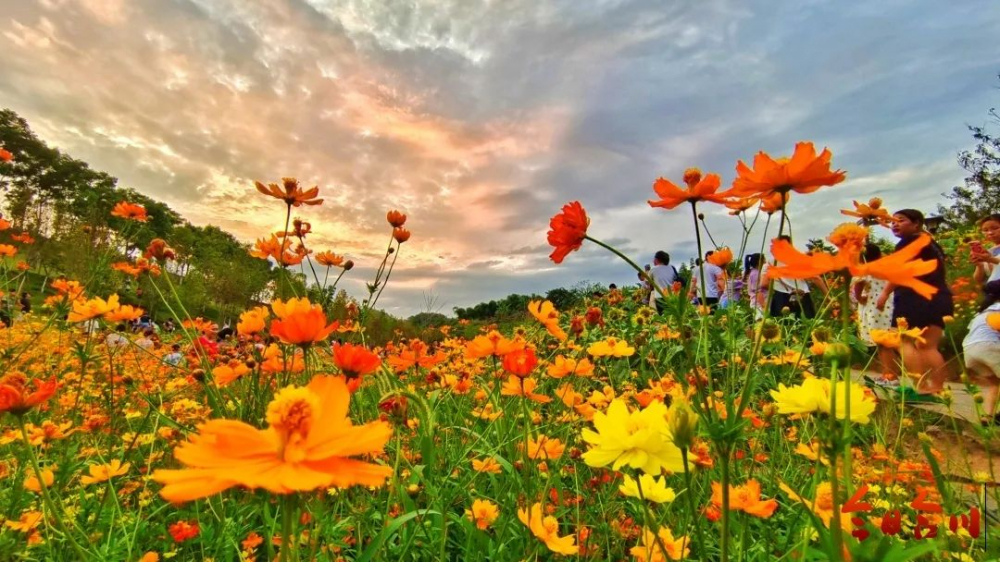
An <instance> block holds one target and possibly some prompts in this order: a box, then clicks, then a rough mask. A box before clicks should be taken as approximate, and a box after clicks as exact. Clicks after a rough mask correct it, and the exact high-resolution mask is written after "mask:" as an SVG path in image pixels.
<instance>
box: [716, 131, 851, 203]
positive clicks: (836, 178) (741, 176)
mask: <svg viewBox="0 0 1000 562" xmlns="http://www.w3.org/2000/svg"><path fill="white" fill-rule="evenodd" d="M832 158H833V153H831V152H830V150H829V149H827V148H824V149H823V152H822V153H821V154H820V155H819V156H816V148H815V147H814V146H813V143H811V142H800V143H798V144H796V145H795V152H794V153H793V154H792V157H791V158H778V159H777V160H775V159H774V158H771V157H770V156H768V155H767V153H765V152H763V151H761V152H758V153H757V156H755V157H754V159H753V168H752V169H751V168H750V167H749V166H747V165H746V164H744V163H743V161H742V160H740V161H739V162H737V163H736V180H735V181H733V188H732V189H731V190H730V191H731V192H732V195H735V196H738V197H748V196H754V195H766V194H770V193H773V192H780V193H784V192H788V191H795V192H797V193H812V192H814V191H816V190H817V189H819V188H821V187H823V186H829V185H836V184H838V183H840V182H842V181H844V179H845V178H846V177H847V174H846V173H845V172H843V171H842V170H836V171H831V170H830V160H831V159H832Z"/></svg>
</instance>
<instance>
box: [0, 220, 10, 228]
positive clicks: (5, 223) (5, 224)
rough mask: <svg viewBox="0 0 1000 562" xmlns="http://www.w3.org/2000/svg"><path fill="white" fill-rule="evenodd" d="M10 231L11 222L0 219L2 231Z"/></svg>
mask: <svg viewBox="0 0 1000 562" xmlns="http://www.w3.org/2000/svg"><path fill="white" fill-rule="evenodd" d="M8 229H10V221H8V220H7V219H4V218H0V230H8Z"/></svg>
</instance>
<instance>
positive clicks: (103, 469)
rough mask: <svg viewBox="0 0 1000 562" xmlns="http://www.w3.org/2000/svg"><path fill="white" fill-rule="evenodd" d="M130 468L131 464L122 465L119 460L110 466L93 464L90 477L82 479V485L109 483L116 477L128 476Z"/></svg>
mask: <svg viewBox="0 0 1000 562" xmlns="http://www.w3.org/2000/svg"><path fill="white" fill-rule="evenodd" d="M130 468H132V464H131V463H125V464H122V461H120V460H118V459H115V460H113V461H111V462H110V463H108V464H93V465H90V469H89V471H90V476H83V477H81V478H80V483H81V484H83V485H87V484H96V483H98V482H107V481H108V480H111V479H112V478H114V477H115V476H121V475H123V474H126V473H127V472H128V471H129V469H130Z"/></svg>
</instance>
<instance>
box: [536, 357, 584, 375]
mask: <svg viewBox="0 0 1000 562" xmlns="http://www.w3.org/2000/svg"><path fill="white" fill-rule="evenodd" d="M546 372H548V374H549V376H550V377H552V378H554V379H561V378H563V377H565V376H567V375H576V376H578V377H590V376H593V375H594V364H593V363H591V362H590V360H589V359H587V358H586V357H584V358H583V359H580V360H579V361H577V360H576V359H573V358H569V359H567V358H566V357H563V356H562V355H557V356H556V360H555V362H554V363H552V364H551V365H549V368H548V370H547V371H546Z"/></svg>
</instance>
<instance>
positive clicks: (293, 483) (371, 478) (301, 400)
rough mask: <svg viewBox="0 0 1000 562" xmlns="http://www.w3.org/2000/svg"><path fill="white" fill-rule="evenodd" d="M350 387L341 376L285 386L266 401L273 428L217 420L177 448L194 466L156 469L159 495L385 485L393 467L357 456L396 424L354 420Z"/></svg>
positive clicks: (181, 497)
mask: <svg viewBox="0 0 1000 562" xmlns="http://www.w3.org/2000/svg"><path fill="white" fill-rule="evenodd" d="M350 400H351V394H350V392H348V390H347V384H346V383H345V382H344V380H343V379H342V378H340V377H329V376H317V377H314V378H313V379H312V381H311V382H310V383H309V385H308V386H305V387H295V386H288V387H286V388H284V389H282V390H280V391H279V392H278V393H277V394H276V395H275V397H274V400H273V401H271V403H270V405H268V407H267V416H266V418H267V423H268V428H267V429H257V428H255V427H253V426H250V425H247V424H245V423H243V422H240V421H236V420H221V419H215V420H210V421H208V422H206V423H204V424H202V425H201V426H200V427H199V431H198V433H197V434H196V435H194V436H192V437H191V438H190V440H189V441H188V442H186V443H184V444H183V445H181V446H179V447H177V449H175V450H174V456H175V457H176V458H177V460H179V461H180V462H181V463H182V464H184V465H186V466H187V468H183V469H180V470H157V471H156V472H155V473H153V480H156V481H157V482H160V483H161V484H165V486H164V488H163V489H162V490H161V491H160V495H161V496H163V497H164V498H165V499H167V500H168V501H171V502H174V503H180V502H186V501H191V500H196V499H199V498H204V497H208V496H210V495H213V494H217V493H219V492H221V491H223V490H227V489H229V488H232V487H234V486H243V487H245V488H249V489H251V490H254V489H257V488H263V489H265V490H267V491H269V492H271V493H275V494H289V493H292V492H296V491H308V490H315V489H319V488H329V487H331V486H337V487H339V488H346V487H348V486H352V485H355V484H360V485H364V486H378V485H380V484H382V483H383V482H384V481H385V479H386V478H387V477H389V475H391V474H392V469H391V468H389V467H387V466H381V465H375V464H370V463H366V462H362V461H359V460H355V459H352V458H350V457H353V456H357V455H366V454H374V453H380V452H382V449H383V447H385V443H386V442H387V441H388V440H389V437H390V436H391V435H392V429H391V428H390V426H389V424H387V423H385V422H382V421H375V422H371V423H367V424H364V425H361V426H355V425H353V424H352V423H351V420H350V418H348V417H347V412H348V407H349V405H350Z"/></svg>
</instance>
